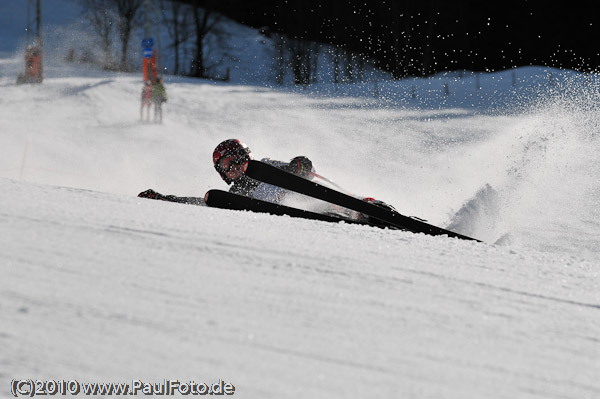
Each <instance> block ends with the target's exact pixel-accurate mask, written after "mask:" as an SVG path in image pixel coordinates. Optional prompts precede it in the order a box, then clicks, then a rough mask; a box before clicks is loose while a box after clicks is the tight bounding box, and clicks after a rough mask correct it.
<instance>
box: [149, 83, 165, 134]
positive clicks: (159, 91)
mask: <svg viewBox="0 0 600 399" xmlns="http://www.w3.org/2000/svg"><path fill="white" fill-rule="evenodd" d="M152 102H153V103H154V122H160V123H162V104H163V103H166V102H167V91H166V90H165V86H164V85H163V80H162V78H156V81H155V82H154V85H152Z"/></svg>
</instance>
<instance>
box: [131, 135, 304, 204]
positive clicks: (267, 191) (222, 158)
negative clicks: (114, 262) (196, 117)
mask: <svg viewBox="0 0 600 399" xmlns="http://www.w3.org/2000/svg"><path fill="white" fill-rule="evenodd" d="M250 159H252V152H251V151H250V148H248V146H247V145H246V144H244V143H242V142H241V141H240V140H237V139H229V140H225V141H223V142H221V143H220V144H219V145H218V146H217V147H216V148H215V150H214V151H213V165H214V167H215V169H216V170H217V172H218V173H219V176H221V178H222V179H223V180H224V181H225V183H227V184H230V185H231V187H230V188H229V191H230V192H232V193H234V194H240V195H245V196H247V197H252V198H256V199H260V200H263V201H269V202H273V203H280V202H281V201H282V200H283V198H284V197H285V195H286V194H287V193H288V191H287V190H284V189H282V188H280V187H276V186H272V185H270V184H266V183H262V182H259V181H257V180H254V179H251V178H249V177H248V176H246V175H245V174H244V171H243V167H244V164H245V163H246V162H248V161H249V160H250ZM261 162H265V163H268V164H271V165H273V166H276V167H278V168H280V169H283V170H285V171H287V172H290V173H294V174H296V175H298V176H301V177H304V178H306V179H312V177H313V176H312V172H314V169H313V165H312V162H311V160H310V159H308V158H307V157H305V156H297V157H295V158H293V159H292V160H291V161H290V162H282V161H274V160H272V159H269V158H263V159H261ZM138 197H143V198H151V199H158V200H163V201H171V202H179V203H186V204H193V205H204V200H203V198H199V197H177V196H174V195H163V194H160V193H158V192H156V191H154V190H151V189H150V190H146V191H143V192H141V193H140V194H138Z"/></svg>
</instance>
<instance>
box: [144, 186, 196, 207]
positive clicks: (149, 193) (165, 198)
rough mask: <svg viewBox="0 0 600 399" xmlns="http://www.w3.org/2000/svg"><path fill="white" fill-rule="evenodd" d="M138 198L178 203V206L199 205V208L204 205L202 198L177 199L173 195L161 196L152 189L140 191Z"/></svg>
mask: <svg viewBox="0 0 600 399" xmlns="http://www.w3.org/2000/svg"><path fill="white" fill-rule="evenodd" d="M138 197H140V198H149V199H155V200H161V201H168V202H178V203H180V204H188V205H200V206H204V205H206V204H205V203H204V198H203V197H177V196H175V195H163V194H161V193H158V192H156V191H154V190H152V189H149V190H146V191H142V192H141V193H139V194H138Z"/></svg>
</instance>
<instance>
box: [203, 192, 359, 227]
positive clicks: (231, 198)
mask: <svg viewBox="0 0 600 399" xmlns="http://www.w3.org/2000/svg"><path fill="white" fill-rule="evenodd" d="M204 202H206V205H208V206H210V207H213V208H221V209H232V210H237V211H251V212H259V213H269V214H272V215H279V216H284V215H286V216H290V217H296V218H302V219H311V220H321V221H324V222H332V223H339V222H345V223H351V224H367V223H363V222H359V221H356V220H351V219H345V218H342V217H338V216H333V215H323V214H320V213H315V212H310V211H305V210H303V209H298V208H292V207H289V206H285V205H279V204H274V203H271V202H267V201H262V200H258V199H255V198H250V197H246V196H243V195H239V194H233V193H230V192H228V191H222V190H209V191H208V192H207V193H206V194H205V196H204Z"/></svg>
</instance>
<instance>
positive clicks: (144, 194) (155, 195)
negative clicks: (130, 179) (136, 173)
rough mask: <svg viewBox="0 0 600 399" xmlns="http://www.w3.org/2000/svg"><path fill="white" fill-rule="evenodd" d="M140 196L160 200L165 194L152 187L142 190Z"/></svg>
mask: <svg viewBox="0 0 600 399" xmlns="http://www.w3.org/2000/svg"><path fill="white" fill-rule="evenodd" d="M138 197H141V198H150V199H156V200H159V199H162V197H163V195H162V194H161V193H157V192H156V191H154V190H152V189H148V190H146V191H142V192H141V193H139V194H138Z"/></svg>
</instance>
